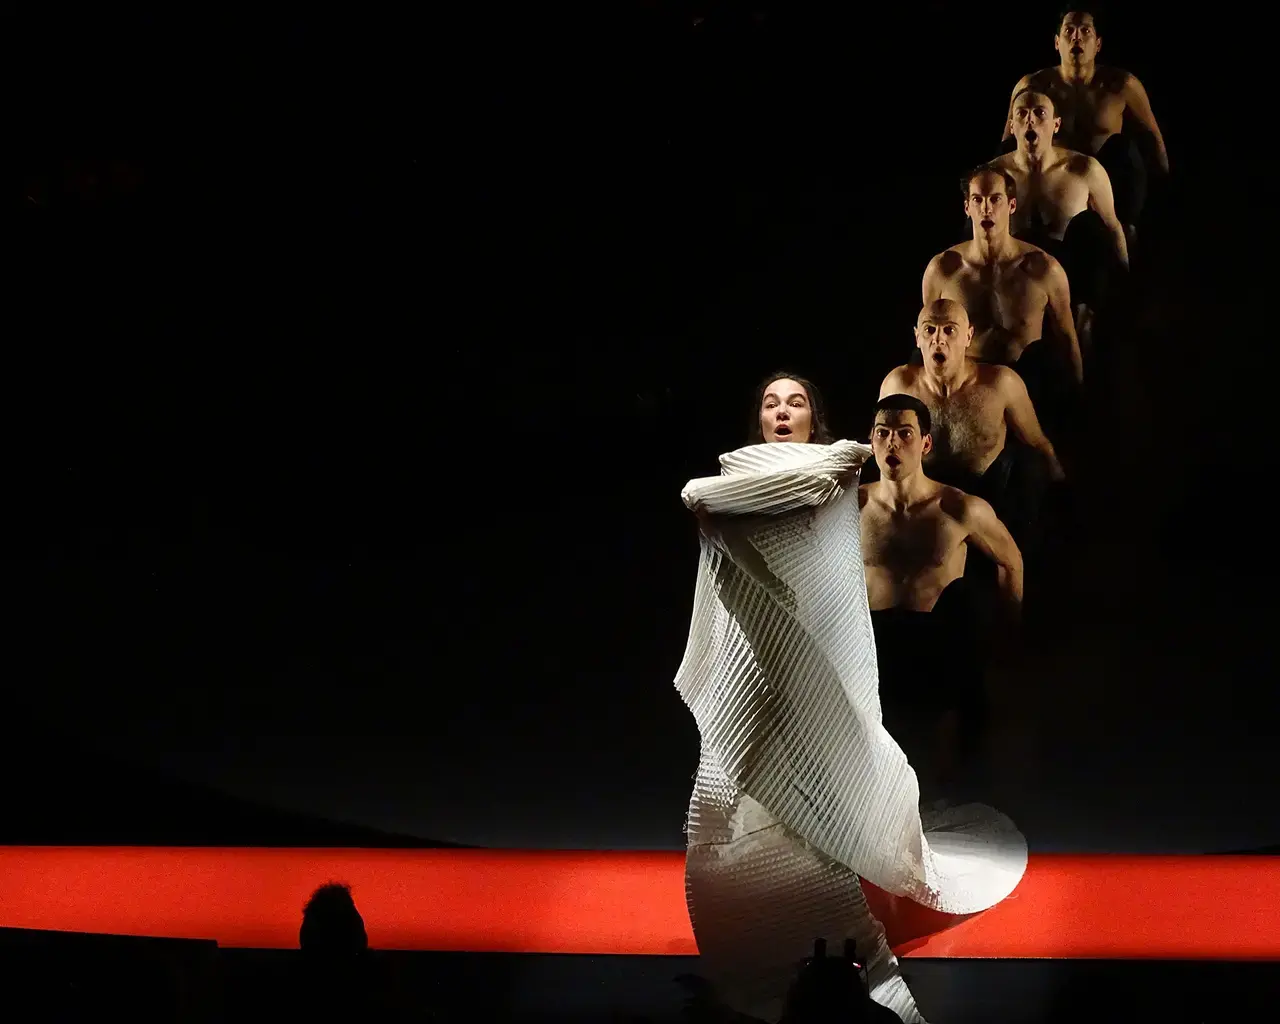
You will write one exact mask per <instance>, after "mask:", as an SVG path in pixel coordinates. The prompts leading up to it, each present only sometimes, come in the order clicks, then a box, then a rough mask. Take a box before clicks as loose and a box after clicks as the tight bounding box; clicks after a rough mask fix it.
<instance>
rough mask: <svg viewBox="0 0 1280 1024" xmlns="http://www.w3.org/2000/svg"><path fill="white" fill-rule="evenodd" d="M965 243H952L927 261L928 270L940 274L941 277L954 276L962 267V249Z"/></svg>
mask: <svg viewBox="0 0 1280 1024" xmlns="http://www.w3.org/2000/svg"><path fill="white" fill-rule="evenodd" d="M964 246H965V243H964V242H961V243H960V244H959V245H953V246H952V247H951V248H950V249H946V250H944V251H942V252H940V253H938V255H937V256H935V257H934V258H933V259H931V260H930V261H929V267H928V270H929V271H932V272H933V273H935V274H941V275H942V276H943V277H955V276H956V274H958V273H960V270H961V269H962V268H963V267H964V252H963V251H962V250H963V249H964Z"/></svg>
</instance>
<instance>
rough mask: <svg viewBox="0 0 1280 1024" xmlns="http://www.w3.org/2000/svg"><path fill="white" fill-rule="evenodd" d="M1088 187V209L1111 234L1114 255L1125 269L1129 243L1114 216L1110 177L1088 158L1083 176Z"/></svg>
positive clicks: (1122, 226) (1114, 198)
mask: <svg viewBox="0 0 1280 1024" xmlns="http://www.w3.org/2000/svg"><path fill="white" fill-rule="evenodd" d="M1085 181H1086V182H1088V185H1089V209H1091V210H1093V212H1094V213H1096V214H1097V215H1098V216H1099V217H1101V218H1102V223H1103V224H1105V225H1106V226H1107V230H1108V231H1110V232H1111V240H1112V241H1113V242H1114V243H1115V246H1116V255H1118V256H1119V257H1120V262H1121V263H1123V264H1124V265H1125V266H1126V267H1127V266H1128V265H1129V243H1128V242H1127V241H1126V240H1125V237H1124V225H1122V224H1121V223H1120V218H1119V217H1117V216H1116V197H1115V193H1114V192H1113V191H1112V190H1111V175H1109V174H1108V173H1107V169H1106V168H1105V167H1103V166H1102V164H1100V163H1098V161H1097V160H1096V159H1094V158H1093V157H1089V170H1088V172H1087V173H1086V175H1085Z"/></svg>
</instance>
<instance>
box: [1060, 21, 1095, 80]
mask: <svg viewBox="0 0 1280 1024" xmlns="http://www.w3.org/2000/svg"><path fill="white" fill-rule="evenodd" d="M1053 48H1054V49H1055V50H1057V51H1058V55H1059V56H1060V57H1061V58H1062V60H1063V62H1064V63H1065V64H1066V65H1067V66H1068V67H1088V66H1089V65H1090V64H1092V63H1093V62H1094V61H1095V60H1097V58H1098V51H1099V50H1101V49H1102V36H1100V35H1098V26H1097V24H1096V23H1095V22H1094V18H1093V15H1092V14H1091V13H1089V12H1088V11H1063V12H1062V17H1060V18H1059V19H1058V34H1057V35H1056V36H1055V37H1054V39H1053Z"/></svg>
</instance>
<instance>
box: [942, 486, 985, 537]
mask: <svg viewBox="0 0 1280 1024" xmlns="http://www.w3.org/2000/svg"><path fill="white" fill-rule="evenodd" d="M938 503H939V505H940V506H941V508H942V511H943V512H944V513H945V514H946V515H947V517H948V518H950V519H954V520H955V521H956V522H957V523H959V524H960V525H961V526H963V527H965V528H966V529H969V528H972V527H973V526H974V525H975V524H977V523H980V522H982V521H984V520H985V519H986V518H987V517H988V516H994V515H995V514H996V513H995V510H994V509H993V508H992V507H991V505H990V504H989V503H988V502H987V501H986V500H985V499H983V498H979V497H978V496H977V495H976V494H968V493H967V492H965V491H962V490H960V488H958V487H943V488H942V490H941V492H940V493H939V495H938Z"/></svg>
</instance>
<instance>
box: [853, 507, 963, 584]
mask: <svg viewBox="0 0 1280 1024" xmlns="http://www.w3.org/2000/svg"><path fill="white" fill-rule="evenodd" d="M963 539H964V538H963V536H962V535H961V531H960V528H959V526H958V525H957V524H956V523H955V521H954V520H952V519H951V518H950V517H948V516H945V515H943V514H942V513H941V512H940V511H936V510H934V511H931V512H929V513H926V514H923V515H916V516H910V515H905V514H900V513H894V512H889V511H887V510H884V509H882V508H879V507H875V508H868V509H866V510H865V511H864V512H863V515H862V559H863V561H864V562H865V563H866V565H868V566H869V567H873V568H876V569H881V570H885V571H887V572H889V573H890V574H892V575H893V576H894V577H897V578H903V579H905V578H908V577H912V576H917V575H919V574H920V573H922V572H926V571H928V570H930V569H933V568H938V567H941V566H943V565H945V564H946V563H947V561H948V560H949V559H950V558H951V557H952V556H953V555H954V554H955V553H956V551H957V549H958V548H959V546H960V544H961V543H962V542H963Z"/></svg>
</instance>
